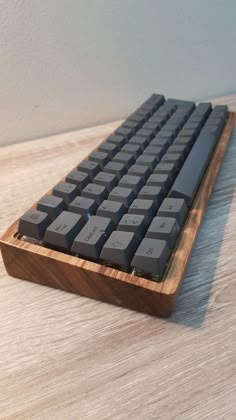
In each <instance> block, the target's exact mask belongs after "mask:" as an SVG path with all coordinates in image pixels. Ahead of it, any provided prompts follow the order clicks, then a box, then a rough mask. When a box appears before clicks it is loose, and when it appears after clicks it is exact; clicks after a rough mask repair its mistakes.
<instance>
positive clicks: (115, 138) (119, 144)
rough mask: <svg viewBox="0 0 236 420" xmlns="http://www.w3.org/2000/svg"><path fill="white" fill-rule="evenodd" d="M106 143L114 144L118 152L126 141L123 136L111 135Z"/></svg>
mask: <svg viewBox="0 0 236 420" xmlns="http://www.w3.org/2000/svg"><path fill="white" fill-rule="evenodd" d="M107 141H108V142H109V143H115V144H116V145H117V147H118V149H119V150H120V149H121V148H122V147H123V146H124V145H125V143H126V139H125V137H124V136H121V135H119V134H111V135H110V136H109V137H108V138H107Z"/></svg>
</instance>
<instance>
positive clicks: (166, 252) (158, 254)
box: [131, 238, 170, 277]
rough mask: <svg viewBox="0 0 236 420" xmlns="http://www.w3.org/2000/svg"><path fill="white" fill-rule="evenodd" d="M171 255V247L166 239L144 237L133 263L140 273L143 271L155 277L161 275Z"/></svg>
mask: <svg viewBox="0 0 236 420" xmlns="http://www.w3.org/2000/svg"><path fill="white" fill-rule="evenodd" d="M169 256H170V249H169V247H168V245H167V242H166V241H163V240H161V239H151V238H144V239H143V240H142V242H141V244H140V245H139V247H138V249H137V251H136V253H135V255H134V258H133V260H132V263H131V265H132V267H134V268H135V269H136V270H137V271H138V272H140V273H142V272H143V273H146V274H149V275H151V276H154V277H155V276H160V277H161V276H162V274H163V272H164V270H165V267H166V264H167V261H168V258H169Z"/></svg>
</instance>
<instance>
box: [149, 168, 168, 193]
mask: <svg viewBox="0 0 236 420" xmlns="http://www.w3.org/2000/svg"><path fill="white" fill-rule="evenodd" d="M146 185H149V186H154V187H161V188H162V189H163V191H164V194H165V195H166V194H167V193H168V191H169V189H170V186H171V180H170V176H169V174H168V173H167V174H152V175H150V177H149V178H148V180H147V182H146Z"/></svg>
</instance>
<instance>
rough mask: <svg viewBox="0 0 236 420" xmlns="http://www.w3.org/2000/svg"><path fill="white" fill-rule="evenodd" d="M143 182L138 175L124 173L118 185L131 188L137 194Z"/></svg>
mask: <svg viewBox="0 0 236 420" xmlns="http://www.w3.org/2000/svg"><path fill="white" fill-rule="evenodd" d="M143 184H144V182H143V179H142V177H140V176H136V175H129V174H128V175H124V176H123V177H122V178H121V180H120V182H119V187H124V188H131V189H133V190H134V192H135V193H136V194H138V192H139V191H140V190H141V188H142V186H143Z"/></svg>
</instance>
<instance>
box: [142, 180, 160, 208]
mask: <svg viewBox="0 0 236 420" xmlns="http://www.w3.org/2000/svg"><path fill="white" fill-rule="evenodd" d="M138 198H139V199H140V200H153V201H154V202H155V204H156V206H157V207H159V206H160V205H161V203H162V200H163V198H164V192H163V189H162V188H161V187H154V186H148V185H145V186H144V187H143V188H142V189H141V190H140V192H139V195H138Z"/></svg>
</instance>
